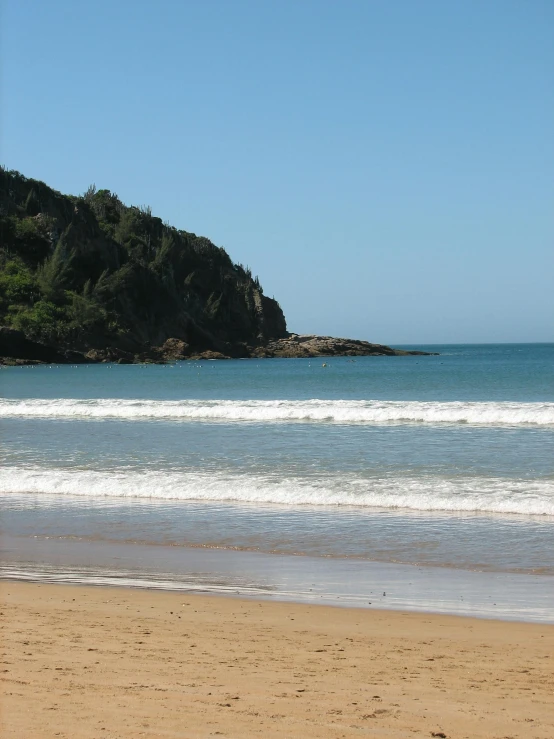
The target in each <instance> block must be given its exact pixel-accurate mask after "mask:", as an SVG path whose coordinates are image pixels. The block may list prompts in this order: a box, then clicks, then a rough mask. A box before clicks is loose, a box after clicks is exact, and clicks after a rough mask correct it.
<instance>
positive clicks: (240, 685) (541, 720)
mask: <svg viewBox="0 0 554 739" xmlns="http://www.w3.org/2000/svg"><path fill="white" fill-rule="evenodd" d="M1 596H2V607H1V611H2V648H3V653H4V655H3V657H2V665H1V677H2V737H6V738H7V737H10V738H11V737H18V738H19V737H21V738H23V737H25V739H35V738H36V739H40V738H41V737H69V738H71V739H77V738H79V737H94V738H95V739H96V738H98V737H104V738H106V739H107V738H108V737H111V738H115V737H122V738H123V737H125V738H129V739H130V738H131V737H133V738H134V737H209V736H216V735H219V736H223V737H235V738H236V739H239V738H240V739H243V738H244V737H258V736H263V737H264V739H265V738H269V737H318V738H320V737H321V738H324V737H337V738H339V737H357V736H366V735H369V736H375V737H413V736H418V737H419V736H421V737H430V736H439V737H443V736H447V737H451V738H452V739H454V738H457V737H468V738H469V737H471V739H475V738H476V737H486V738H487V739H495V738H496V737H498V739H508V737H526V738H527V737H536V738H537V739H538V738H539V737H540V739H552V737H554V694H553V692H554V676H553V672H554V658H553V652H554V626H549V625H545V626H542V625H536V624H521V623H509V622H499V621H485V620H476V619H468V618H457V617H445V616H433V615H421V614H413V613H401V612H397V613H395V612H386V611H371V610H367V611H365V610H356V609H343V608H328V607H324V606H307V605H291V604H288V603H267V602H261V603H258V602H253V601H247V600H239V599H236V600H235V599H231V598H221V597H210V596H198V595H194V596H191V595H183V594H174V593H160V592H151V591H133V590H124V589H112V588H109V589H104V588H90V587H71V586H56V585H36V584H25V583H13V582H4V583H2V584H1Z"/></svg>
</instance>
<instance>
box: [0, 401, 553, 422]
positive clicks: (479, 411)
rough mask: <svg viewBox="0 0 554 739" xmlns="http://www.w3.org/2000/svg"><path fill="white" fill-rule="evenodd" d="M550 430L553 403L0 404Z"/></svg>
mask: <svg viewBox="0 0 554 739" xmlns="http://www.w3.org/2000/svg"><path fill="white" fill-rule="evenodd" d="M2 417H3V418H50V419H75V420H108V419H119V420H126V421H140V420H158V421H181V422H186V421H205V422H223V423H225V422H227V423H229V422H231V423H236V422H256V423H279V422H280V423H286V422H305V423H306V422H313V423H337V424H366V425H381V424H389V423H410V424H431V425H436V424H469V425H476V426H554V403H514V402H506V401H505V402H475V401H472V402H469V401H468V402H464V401H457V402H434V401H433V402H431V401H397V400H318V399H313V400H123V399H117V398H115V399H108V398H100V399H92V400H81V399H73V398H54V399H48V400H47V399H7V398H4V399H0V418H2Z"/></svg>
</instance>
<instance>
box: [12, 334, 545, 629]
mask: <svg viewBox="0 0 554 739" xmlns="http://www.w3.org/2000/svg"><path fill="white" fill-rule="evenodd" d="M402 348H411V347H402ZM413 348H418V349H424V350H428V351H433V352H439V356H413V357H359V358H349V357H336V358H328V359H263V360H256V359H249V360H228V361H201V362H194V361H188V362H177V363H175V364H169V365H112V364H101V365H76V366H42V365H41V366H28V367H8V368H3V369H2V371H1V372H0V393H1V395H0V424H1V433H2V462H1V468H0V506H1V512H2V517H1V526H2V529H1V533H2V539H1V549H2V565H1V570H0V576H2V577H4V578H16V579H32V580H43V581H55V582H72V583H79V582H89V583H98V584H126V585H129V586H132V587H152V588H155V587H163V588H172V589H180V590H201V591H205V592H223V593H233V594H236V593H238V594H240V595H246V596H248V595H255V596H256V597H267V598H281V599H291V600H299V601H310V602H325V603H333V604H336V605H341V604H344V605H357V606H362V607H366V608H402V609H415V610H432V611H439V612H446V613H463V614H471V615H479V616H488V617H495V616H496V617H500V618H519V619H524V620H539V621H554V376H553V370H554V344H520V345H518V344H509V345H508V344H503V345H445V346H429V347H426V346H418V347H413ZM324 365H326V366H324Z"/></svg>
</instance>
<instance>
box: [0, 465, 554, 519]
mask: <svg viewBox="0 0 554 739" xmlns="http://www.w3.org/2000/svg"><path fill="white" fill-rule="evenodd" d="M10 493H11V494H20V495H21V494H27V493H32V494H35V495H37V494H45V495H71V496H82V497H85V498H91V499H92V498H104V499H105V498H139V499H156V500H173V501H179V500H181V501H193V500H196V501H202V500H203V501H220V502H239V503H272V504H281V505H288V506H298V505H311V506H323V505H325V506H361V507H370V508H381V509H383V508H385V509H411V510H420V511H445V512H447V511H451V512H455V511H476V512H492V513H502V514H505V513H516V514H526V515H548V516H554V481H553V480H548V479H547V480H544V479H543V480H524V479H503V478H498V477H495V478H493V477H459V478H446V477H435V476H431V475H428V476H422V477H381V478H378V477H375V478H356V477H352V478H347V477H345V476H338V475H337V476H335V477H333V476H330V475H326V476H325V477H324V478H321V479H314V478H310V479H309V480H307V479H305V478H300V477H290V478H284V479H283V478H277V477H271V476H269V475H268V476H263V475H246V474H232V473H224V472H219V473H216V472H213V473H199V472H187V471H168V472H162V471H143V470H117V471H112V472H110V471H95V470H83V469H60V468H58V469H44V468H38V467H37V468H31V469H23V468H19V467H2V468H0V494H4V495H9V494H10Z"/></svg>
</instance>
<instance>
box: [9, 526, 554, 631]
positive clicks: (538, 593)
mask: <svg viewBox="0 0 554 739" xmlns="http://www.w3.org/2000/svg"><path fill="white" fill-rule="evenodd" d="M0 578H2V579H3V580H4V582H18V581H19V582H34V583H38V584H41V583H43V584H46V583H59V584H64V583H66V584H76V585H83V586H86V585H89V584H90V585H95V586H106V587H108V586H109V587H121V586H127V587H129V589H140V590H144V591H145V592H151V591H162V592H181V593H204V594H213V595H215V596H217V595H218V594H219V595H221V594H224V595H231V596H233V597H235V596H238V597H248V598H252V599H259V600H264V601H273V602H276V603H279V602H280V603H290V604H295V605H303V604H304V605H323V606H342V607H345V608H349V607H355V608H359V609H361V610H364V611H368V612H374V611H379V612H381V611H395V612H399V611H409V612H411V613H414V614H417V613H419V614H444V615H458V616H462V617H463V616H467V617H478V618H481V619H487V620H502V621H506V622H514V623H516V622H519V623H545V624H549V623H554V588H552V587H550V586H551V583H552V580H553V578H552V577H551V576H550V575H544V574H541V575H526V574H513V573H509V572H476V571H472V570H461V569H458V570H455V569H449V568H440V567H425V566H420V565H407V564H397V563H391V562H388V563H387V562H375V561H368V560H360V559H334V558H329V557H313V556H307V555H294V554H292V555H291V554H267V553H264V552H256V551H240V550H238V551H237V550H229V549H210V548H203V547H198V548H196V547H172V546H163V545H159V544H147V545H143V544H130V543H114V542H106V541H96V542H94V541H83V540H80V541H73V540H66V539H56V538H47V537H46V538H36V537H27V536H10V535H4V536H3V537H2V562H1V565H0Z"/></svg>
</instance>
